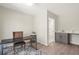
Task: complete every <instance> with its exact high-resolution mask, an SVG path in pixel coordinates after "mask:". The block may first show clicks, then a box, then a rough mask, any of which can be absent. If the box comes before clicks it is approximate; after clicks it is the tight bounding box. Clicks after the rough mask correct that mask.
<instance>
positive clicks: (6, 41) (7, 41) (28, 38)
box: [0, 36, 37, 55]
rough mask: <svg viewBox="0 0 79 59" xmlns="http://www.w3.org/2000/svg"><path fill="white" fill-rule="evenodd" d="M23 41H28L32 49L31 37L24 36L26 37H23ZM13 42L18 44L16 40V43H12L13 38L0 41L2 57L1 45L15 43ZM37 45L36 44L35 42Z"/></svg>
mask: <svg viewBox="0 0 79 59" xmlns="http://www.w3.org/2000/svg"><path fill="white" fill-rule="evenodd" d="M23 40H30V42H31V47H32V37H31V36H26V37H23ZM15 42H18V40H17V41H13V38H12V39H4V40H1V43H0V45H1V49H2V55H3V49H4V48H3V44H8V43H15ZM36 43H37V42H36ZM36 49H37V47H36Z"/></svg>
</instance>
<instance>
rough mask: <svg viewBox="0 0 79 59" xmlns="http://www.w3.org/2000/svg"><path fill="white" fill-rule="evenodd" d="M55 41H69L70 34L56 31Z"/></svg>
mask: <svg viewBox="0 0 79 59" xmlns="http://www.w3.org/2000/svg"><path fill="white" fill-rule="evenodd" d="M55 38H56V39H55V42H59V43H68V35H67V33H56V36H55Z"/></svg>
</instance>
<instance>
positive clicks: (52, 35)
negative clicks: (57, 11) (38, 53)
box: [48, 17, 55, 45]
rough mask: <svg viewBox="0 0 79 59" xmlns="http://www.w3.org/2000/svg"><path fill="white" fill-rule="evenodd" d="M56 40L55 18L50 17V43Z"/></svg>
mask: <svg viewBox="0 0 79 59" xmlns="http://www.w3.org/2000/svg"><path fill="white" fill-rule="evenodd" d="M52 42H55V19H54V18H51V17H49V18H48V45H49V44H50V43H52Z"/></svg>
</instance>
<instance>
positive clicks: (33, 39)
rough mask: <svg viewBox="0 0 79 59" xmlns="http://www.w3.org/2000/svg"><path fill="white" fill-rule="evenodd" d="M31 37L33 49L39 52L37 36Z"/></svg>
mask: <svg viewBox="0 0 79 59" xmlns="http://www.w3.org/2000/svg"><path fill="white" fill-rule="evenodd" d="M31 37H32V40H31V43H32V47H34V48H35V49H36V50H37V36H36V35H31Z"/></svg>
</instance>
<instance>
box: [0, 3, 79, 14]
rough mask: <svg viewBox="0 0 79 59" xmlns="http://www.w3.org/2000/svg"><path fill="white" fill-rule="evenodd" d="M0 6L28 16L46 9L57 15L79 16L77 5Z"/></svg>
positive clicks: (15, 4) (19, 4)
mask: <svg viewBox="0 0 79 59" xmlns="http://www.w3.org/2000/svg"><path fill="white" fill-rule="evenodd" d="M0 6H3V7H6V8H10V9H14V10H17V11H20V12H23V13H27V14H30V15H36V14H37V13H38V12H39V11H38V10H39V8H47V9H48V10H49V11H51V12H53V13H55V14H57V15H63V14H68V15H70V14H75V13H77V14H79V3H35V4H34V5H33V6H27V5H25V4H23V3H2V4H0Z"/></svg>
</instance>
